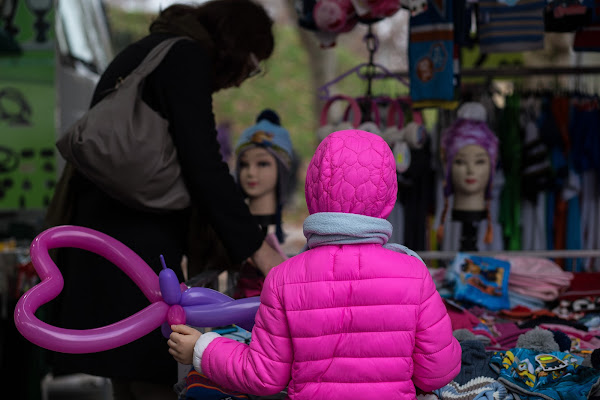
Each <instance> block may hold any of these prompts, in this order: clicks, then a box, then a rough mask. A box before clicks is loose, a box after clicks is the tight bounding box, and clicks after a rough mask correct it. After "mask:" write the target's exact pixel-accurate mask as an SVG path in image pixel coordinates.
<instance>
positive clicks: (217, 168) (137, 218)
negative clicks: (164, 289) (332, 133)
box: [48, 0, 283, 399]
mask: <svg viewBox="0 0 600 400" xmlns="http://www.w3.org/2000/svg"><path fill="white" fill-rule="evenodd" d="M272 25H273V21H272V20H271V18H270V17H269V16H268V14H267V13H266V12H265V10H264V9H263V8H262V6H260V5H258V4H256V3H254V2H253V1H251V0H213V1H210V2H207V3H203V4H201V5H182V4H176V5H172V6H170V7H168V8H166V9H164V10H163V11H161V12H160V13H159V15H158V16H157V18H156V19H155V20H154V21H153V22H152V24H151V25H150V34H149V35H148V36H146V37H144V38H142V39H141V40H139V41H137V42H135V43H133V44H131V45H130V46H128V47H127V48H125V49H124V50H123V51H122V52H121V53H119V54H118V55H117V56H116V57H115V59H114V60H113V61H112V63H111V64H110V65H109V66H108V68H107V69H106V71H104V73H103V75H102V76H101V78H100V81H99V82H98V85H97V87H96V89H95V92H94V95H93V99H92V106H94V105H95V104H96V103H98V102H99V101H100V100H101V99H102V98H103V97H104V96H105V95H106V94H107V93H108V92H110V90H111V89H112V88H114V87H115V84H116V83H117V82H118V81H119V80H120V79H122V78H123V77H125V76H127V75H128V74H129V73H130V72H131V71H133V70H134V69H135V68H136V67H137V66H138V65H139V64H140V62H141V61H142V60H143V59H144V57H145V56H146V55H147V54H148V53H149V52H150V51H151V50H152V49H153V48H154V47H155V46H156V45H157V44H158V43H160V42H162V41H163V40H166V39H168V38H171V37H173V36H185V37H188V38H191V39H192V40H181V41H178V42H176V43H175V44H174V45H173V47H172V48H171V49H170V50H169V52H168V53H167V55H166V57H165V58H164V59H163V61H162V62H161V63H160V65H159V66H158V67H157V68H156V69H155V70H154V71H153V72H152V73H151V74H150V75H149V76H148V77H147V78H146V79H145V84H144V89H143V93H142V100H143V101H144V102H145V103H147V104H148V105H149V106H150V107H151V108H152V109H154V110H155V111H157V112H158V113H159V114H160V115H162V116H163V117H164V118H165V119H166V120H167V121H168V122H169V134H170V135H171V136H172V138H173V142H174V144H175V147H176V149H177V156H178V160H179V163H180V165H181V171H182V174H183V177H184V180H185V182H186V186H187V189H188V191H189V194H190V197H191V200H192V206H191V207H189V208H186V209H184V210H177V211H169V210H140V209H134V208H131V207H128V206H127V205H125V204H123V203H121V202H119V201H118V200H116V199H114V198H112V197H110V196H109V195H108V194H107V193H105V192H103V191H102V190H101V189H100V188H98V187H97V186H95V185H94V184H93V183H92V182H90V181H89V180H88V179H86V178H85V177H84V176H82V175H81V174H79V173H78V172H77V171H76V170H75V169H74V168H73V167H72V166H71V165H67V167H66V168H65V171H64V172H63V178H62V180H64V181H66V179H67V178H68V183H67V185H66V188H67V189H66V193H67V197H66V198H68V199H70V200H69V201H66V202H64V203H63V204H64V205H65V206H64V207H63V209H60V207H59V208H58V209H57V208H56V207H55V208H54V209H53V208H52V205H51V207H50V208H49V216H48V217H49V220H50V219H51V218H50V217H51V216H52V215H56V214H57V211H58V212H59V213H60V214H63V215H64V214H68V218H67V219H64V218H63V220H62V221H61V223H69V224H72V225H79V226H84V227H89V228H92V229H96V230H98V231H101V232H103V233H105V234H108V235H110V236H112V237H113V238H115V239H117V240H119V241H121V242H122V243H124V244H125V245H126V246H128V247H129V248H131V249H132V250H133V251H135V252H136V253H137V254H138V255H140V256H141V257H142V259H144V261H146V263H147V264H148V265H149V266H151V267H152V268H153V269H154V270H155V271H156V272H157V273H159V272H160V270H161V262H160V258H159V257H160V255H161V254H162V255H163V256H164V258H165V261H166V263H167V265H168V266H169V267H170V268H171V269H173V270H174V271H175V273H176V274H177V276H178V278H179V280H180V281H182V282H183V281H184V275H183V270H182V267H181V262H182V257H183V256H184V255H189V254H190V246H189V235H188V233H189V232H190V230H198V229H200V228H199V227H198V226H195V225H198V224H200V222H199V221H202V223H203V224H206V225H209V226H210V228H211V229H213V230H214V231H215V232H216V234H217V236H218V237H219V239H220V240H221V242H222V243H223V245H224V248H225V249H226V251H227V256H228V257H229V258H230V259H231V261H232V262H241V261H243V260H246V259H248V258H251V259H252V261H253V262H254V263H255V264H256V265H257V266H258V268H260V269H261V271H263V272H264V273H265V274H266V273H267V272H268V271H269V270H270V269H271V268H272V267H274V266H275V265H277V264H279V263H280V262H281V261H283V258H282V257H281V256H280V255H279V253H277V252H276V251H275V250H274V249H273V248H272V247H270V246H269V245H268V244H267V243H266V242H264V233H262V232H261V230H260V229H259V227H258V225H257V223H256V220H255V219H254V218H253V217H252V215H251V214H250V212H249V210H248V207H247V205H246V204H245V202H244V198H243V196H242V194H241V192H240V190H239V188H238V187H237V186H236V184H235V182H234V179H233V177H232V175H231V174H230V172H229V169H228V166H227V164H226V163H225V162H224V161H223V160H222V158H221V154H220V152H219V145H218V141H217V131H216V128H215V117H214V114H213V109H212V95H213V93H215V92H216V91H218V90H221V89H225V88H229V87H234V86H235V87H237V86H239V85H240V84H241V83H242V82H244V81H245V80H246V79H247V78H249V77H251V76H253V75H255V74H257V73H259V72H260V63H261V62H262V61H263V60H266V59H267V58H269V57H270V56H271V54H272V52H273V48H274V38H273V34H272ZM148 162H150V163H151V162H152V160H148ZM57 197H58V196H57ZM57 202H59V200H58V199H56V200H55V202H54V203H55V204H56V203H57ZM67 206H68V210H67ZM51 209H52V210H53V211H52V212H51V211H50V210H51ZM67 211H68V212H67ZM50 214H52V215H50ZM192 215H194V216H195V217H197V218H192ZM55 223H56V222H55ZM57 257H58V258H57V264H58V266H59V268H60V269H61V271H62V273H63V276H64V279H65V286H64V289H63V291H62V293H61V294H60V296H59V297H58V298H57V300H56V303H55V304H54V305H53V307H55V308H54V311H55V314H54V316H55V320H54V323H55V324H56V326H60V327H63V328H70V329H91V328H97V327H100V326H104V325H107V324H111V323H114V322H117V321H119V320H121V319H124V318H126V317H129V316H131V315H132V314H134V313H136V312H138V311H140V310H141V309H143V308H144V307H146V306H147V305H148V304H149V302H148V300H147V299H146V298H145V297H144V295H143V294H142V292H141V291H140V290H139V289H138V288H137V287H136V285H135V284H134V283H133V282H132V281H131V279H129V278H128V277H127V276H125V274H123V273H122V272H121V271H120V270H119V269H118V268H117V267H116V266H114V265H112V264H111V263H110V262H109V261H108V260H106V259H103V258H101V257H99V256H97V255H95V254H92V253H90V252H86V251H82V250H79V249H72V248H65V249H61V250H60V251H59V253H58V255H57ZM190 261H192V260H190ZM53 356H54V357H53V360H52V368H53V373H54V375H55V376H56V375H64V374H72V373H87V374H91V375H97V376H104V377H109V378H111V381H112V384H113V388H114V392H115V399H137V398H142V397H143V398H144V399H154V398H156V399H158V398H160V399H167V398H175V397H176V395H175V392H174V391H173V389H172V385H173V384H174V383H176V382H177V364H176V363H175V362H174V360H173V358H172V357H171V356H170V355H169V353H168V347H167V345H166V340H165V339H164V337H163V336H162V334H161V331H160V329H157V330H155V331H153V332H151V333H150V334H148V335H146V336H145V337H143V338H141V339H139V340H136V341H134V342H132V343H130V344H128V345H125V346H122V347H119V348H116V349H113V350H109V351H104V352H99V353H93V354H62V353H54V354H53Z"/></svg>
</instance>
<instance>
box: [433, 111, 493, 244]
mask: <svg viewBox="0 0 600 400" xmlns="http://www.w3.org/2000/svg"><path fill="white" fill-rule="evenodd" d="M486 120H487V113H486V111H485V108H484V107H483V105H481V104H480V103H475V102H468V103H464V104H463V105H462V106H460V107H459V109H458V112H457V119H456V121H454V123H453V124H452V125H451V126H450V128H448V129H447V130H446V131H444V133H443V135H442V142H441V157H442V163H443V165H444V173H445V177H444V198H445V204H444V211H443V213H442V220H441V223H440V227H439V228H438V237H439V238H441V236H442V230H443V225H444V220H445V217H446V212H447V208H448V197H449V196H452V195H454V199H453V200H454V201H453V209H454V210H461V211H475V212H477V211H479V212H480V211H487V214H488V225H489V226H488V231H489V230H490V229H491V223H489V222H490V219H491V217H490V215H489V199H490V197H491V186H492V180H493V178H494V171H495V167H496V161H497V157H498V138H497V137H496V135H495V134H494V132H492V131H491V130H490V129H489V128H488V126H487V124H486ZM487 236H489V241H491V232H489V234H488V235H487ZM486 239H488V238H486ZM486 241H487V240H486Z"/></svg>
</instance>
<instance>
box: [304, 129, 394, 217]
mask: <svg viewBox="0 0 600 400" xmlns="http://www.w3.org/2000/svg"><path fill="white" fill-rule="evenodd" d="M334 171H335V172H334ZM304 189H305V196H306V204H307V205H308V211H309V213H310V214H314V213H319V212H343V213H352V214H361V215H366V216H369V217H376V218H387V216H388V215H389V214H390V212H391V211H392V208H393V207H394V204H395V203H396V195H397V192H398V182H397V178H396V162H395V160H394V155H393V153H392V151H391V150H390V147H389V146H388V144H387V143H386V142H385V141H384V140H383V139H382V138H381V137H379V136H377V135H375V134H373V133H370V132H366V131H361V130H358V129H348V130H343V131H337V132H334V133H332V134H330V135H329V136H327V137H326V138H325V139H323V141H322V142H321V143H320V144H319V146H318V147H317V149H316V151H315V155H314V156H313V158H312V160H311V161H310V164H309V165H308V170H307V171H306V183H305V187H304Z"/></svg>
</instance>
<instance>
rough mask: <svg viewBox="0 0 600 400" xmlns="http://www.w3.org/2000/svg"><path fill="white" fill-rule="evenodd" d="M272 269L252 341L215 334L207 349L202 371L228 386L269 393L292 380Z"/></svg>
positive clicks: (288, 346) (288, 343) (289, 348)
mask: <svg viewBox="0 0 600 400" xmlns="http://www.w3.org/2000/svg"><path fill="white" fill-rule="evenodd" d="M272 272H273V271H272ZM272 272H271V273H269V274H268V275H267V277H266V279H265V286H264V287H263V290H262V293H261V297H260V300H261V304H260V306H259V308H258V312H257V313H256V320H255V321H256V322H255V325H254V328H253V329H252V341H251V342H250V345H246V344H244V343H239V342H236V341H235V340H232V339H229V338H216V339H215V340H213V341H212V342H211V343H210V344H209V345H208V347H207V348H206V350H205V351H204V354H203V357H202V365H201V366H202V372H203V373H204V374H206V376H207V377H208V378H209V379H212V380H213V381H214V382H216V383H217V384H219V385H221V386H223V387H225V388H229V389H234V390H237V391H239V392H242V393H253V394H261V395H269V394H275V393H279V392H280V391H282V390H283V389H285V388H286V386H287V385H288V383H289V381H290V376H291V364H292V359H293V355H292V344H291V338H290V335H289V331H288V327H287V323H286V316H285V313H284V312H283V309H282V307H281V303H280V301H279V299H278V296H277V292H276V289H275V284H274V282H273V275H275V274H273V273H272Z"/></svg>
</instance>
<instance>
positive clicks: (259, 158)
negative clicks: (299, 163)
mask: <svg viewBox="0 0 600 400" xmlns="http://www.w3.org/2000/svg"><path fill="white" fill-rule="evenodd" d="M239 168H240V171H239V173H240V186H241V187H242V190H243V191H244V193H246V195H247V196H248V197H249V198H250V200H252V199H254V198H259V197H264V196H273V198H275V196H276V190H277V177H278V175H277V161H276V160H275V157H274V156H273V155H272V154H271V153H269V152H268V151H267V150H265V149H263V148H260V147H253V148H251V149H248V150H246V151H244V152H243V153H242V154H241V155H240V160H239Z"/></svg>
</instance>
